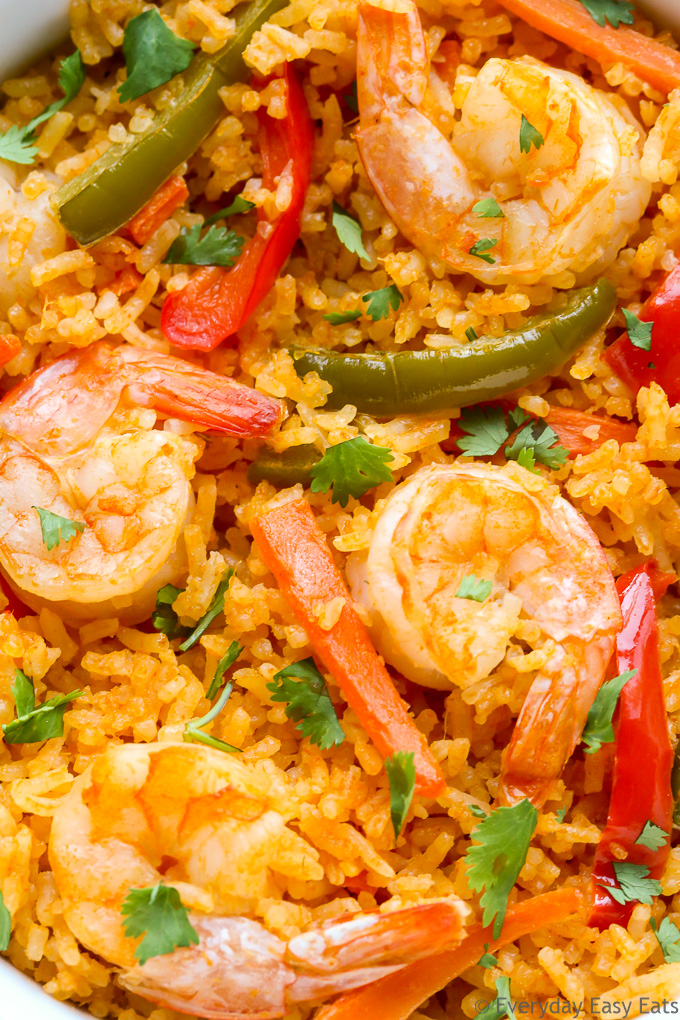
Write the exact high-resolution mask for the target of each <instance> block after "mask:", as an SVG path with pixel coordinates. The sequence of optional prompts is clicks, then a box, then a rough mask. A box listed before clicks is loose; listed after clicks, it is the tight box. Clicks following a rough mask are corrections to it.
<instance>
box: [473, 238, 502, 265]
mask: <svg viewBox="0 0 680 1020" xmlns="http://www.w3.org/2000/svg"><path fill="white" fill-rule="evenodd" d="M497 244H498V240H497V239H495V240H493V241H492V240H491V238H489V237H480V239H479V241H475V243H474V244H473V245H472V247H471V248H470V251H469V254H470V255H475V256H476V257H477V258H478V259H481V260H482V262H488V263H489V265H490V266H493V265H495V263H496V260H495V259H494V258H492V257H491V255H488V254H487V252H489V251H490V250H491V249H492V248H495V247H496V245H497Z"/></svg>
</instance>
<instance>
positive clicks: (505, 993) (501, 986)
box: [475, 974, 517, 1020]
mask: <svg viewBox="0 0 680 1020" xmlns="http://www.w3.org/2000/svg"><path fill="white" fill-rule="evenodd" d="M494 984H495V986H496V998H495V999H494V1000H493V1002H490V1003H489V1005H488V1006H487V1007H486V1009H483V1010H482V1011H481V1013H478V1014H477V1016H476V1018H475V1020H499V1018H500V1017H502V1016H507V1017H510V1020H517V1018H516V1016H515V1013H514V1010H513V1008H512V998H511V996H510V978H509V977H508V976H507V975H506V974H503V975H501V977H499V978H496V980H495V982H494Z"/></svg>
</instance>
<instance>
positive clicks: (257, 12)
mask: <svg viewBox="0 0 680 1020" xmlns="http://www.w3.org/2000/svg"><path fill="white" fill-rule="evenodd" d="M286 2H287V0H252V2H251V3H248V4H246V5H245V6H244V7H243V8H242V10H241V13H240V14H239V15H237V17H236V33H235V35H234V36H233V37H232V38H231V39H230V40H229V42H228V43H226V45H225V46H223V47H222V49H221V50H218V51H217V53H200V54H199V55H198V56H196V57H195V58H194V60H193V61H192V63H191V65H190V67H189V69H188V70H187V71H186V72H185V74H184V76H183V77H184V87H183V89H182V91H181V93H180V95H179V97H178V99H177V100H176V101H175V102H174V103H173V104H172V105H171V106H170V107H168V109H167V110H163V111H160V112H159V113H158V114H157V115H156V116H155V117H154V120H153V123H152V124H151V126H150V127H149V128H148V130H146V131H144V132H143V133H142V134H138V135H132V134H131V135H130V136H129V137H128V139H127V140H126V141H125V142H122V143H120V144H117V145H112V146H111V147H110V148H109V149H107V150H106V152H105V153H104V154H103V156H100V158H99V159H98V160H97V161H96V162H95V163H93V164H92V166H90V167H88V169H87V170H85V171H84V172H83V173H82V174H79V175H78V177H74V178H73V180H72V181H68V183H67V184H64V185H63V186H62V187H61V188H59V190H58V191H57V192H56V193H55V195H54V197H53V199H52V202H53V205H54V207H55V209H57V211H58V212H59V216H60V218H61V222H62V223H63V225H64V227H65V228H66V230H67V231H68V233H69V234H70V235H71V236H72V237H74V238H75V239H76V241H77V242H78V243H79V244H81V245H89V244H94V243H95V241H99V240H100V239H101V238H102V237H106V235H107V234H112V233H114V231H116V230H119V229H120V227H122V226H124V224H126V223H127V222H128V220H130V219H132V217H133V216H134V215H135V213H138V212H139V210H140V209H141V208H142V206H144V205H146V203H147V202H148V201H149V199H150V198H151V197H152V195H154V194H155V193H156V191H157V190H158V188H160V186H161V184H163V182H164V181H165V180H167V178H168V177H169V176H170V174H172V173H173V171H174V170H176V168H177V167H178V166H179V165H180V164H181V163H183V162H184V161H185V160H187V159H188V158H189V157H190V156H191V155H192V154H193V153H194V152H195V151H196V149H197V148H198V147H199V145H200V144H201V142H202V141H203V139H204V138H206V137H207V136H208V135H209V134H210V132H211V131H212V129H213V127H214V126H215V124H216V123H217V122H218V121H219V119H220V118H221V117H223V116H224V113H225V107H224V103H223V102H222V100H221V99H220V96H219V90H220V89H221V88H223V87H224V86H225V85H232V84H234V82H237V81H240V80H242V79H243V78H245V76H246V74H247V73H248V71H247V68H246V65H245V63H244V60H243V51H244V49H245V47H246V46H247V45H248V43H249V42H250V39H251V38H252V36H253V34H254V33H255V32H256V31H257V30H258V29H259V28H260V27H261V26H262V25H263V24H264V23H265V21H267V20H268V19H269V18H270V17H271V16H272V14H274V13H275V12H276V11H278V10H280V9H281V8H282V7H283V6H284V5H285V3H286Z"/></svg>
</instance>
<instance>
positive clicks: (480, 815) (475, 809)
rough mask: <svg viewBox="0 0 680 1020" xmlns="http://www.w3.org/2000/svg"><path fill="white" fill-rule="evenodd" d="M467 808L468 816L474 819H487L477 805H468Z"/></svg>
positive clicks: (485, 814) (486, 815)
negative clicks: (470, 815) (468, 810)
mask: <svg viewBox="0 0 680 1020" xmlns="http://www.w3.org/2000/svg"><path fill="white" fill-rule="evenodd" d="M468 807H469V808H470V814H473V815H474V816H475V818H488V817H489V816H488V814H487V813H486V811H485V810H484V808H481V807H480V806H479V804H468Z"/></svg>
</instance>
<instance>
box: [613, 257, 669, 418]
mask: <svg viewBox="0 0 680 1020" xmlns="http://www.w3.org/2000/svg"><path fill="white" fill-rule="evenodd" d="M639 318H640V319H642V321H643V322H653V323H654V328H653V330H652V349H651V351H643V350H642V349H641V348H640V347H635V346H634V344H632V343H631V342H630V340H629V339H628V334H627V333H624V334H623V336H620V337H619V339H618V340H615V341H614V343H613V344H612V345H611V347H608V348H607V350H606V351H605V352H604V355H603V361H605V362H606V363H607V364H608V365H609V367H610V368H612V369H613V370H614V371H615V372H616V374H617V375H618V376H619V378H620V379H623V381H624V382H625V384H626V385H627V386H629V387H630V389H631V390H632V391H633V393H637V392H638V390H639V389H641V387H642V386H649V385H650V383H652V382H658V383H659V385H660V386H662V387H663V389H664V390H665V391H666V393H667V394H668V400H669V403H671V404H676V403H677V402H678V400H680V345H679V344H678V334H679V333H680V266H676V267H675V269H674V270H673V271H672V272H671V273H669V274H668V276H667V277H666V279H665V280H664V282H663V283H662V284H661V286H660V287H659V288H658V289H657V290H655V291H654V293H653V294H652V295H651V297H650V298H648V300H647V301H646V302H645V305H644V306H643V308H642V311H641V312H640V315H639ZM650 362H651V363H652V364H653V365H654V366H655V367H654V368H650V367H649V365H650Z"/></svg>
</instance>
